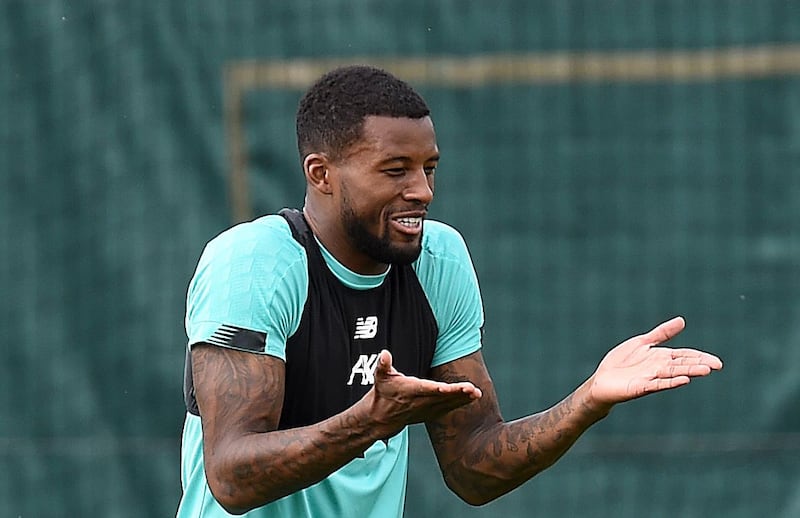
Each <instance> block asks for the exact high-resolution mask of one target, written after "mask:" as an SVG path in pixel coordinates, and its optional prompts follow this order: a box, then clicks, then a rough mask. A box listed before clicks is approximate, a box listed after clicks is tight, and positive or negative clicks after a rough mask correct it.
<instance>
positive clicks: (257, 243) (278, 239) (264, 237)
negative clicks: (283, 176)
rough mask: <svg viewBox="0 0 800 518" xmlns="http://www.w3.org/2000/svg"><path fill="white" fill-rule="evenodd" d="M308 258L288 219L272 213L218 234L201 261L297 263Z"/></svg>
mask: <svg viewBox="0 0 800 518" xmlns="http://www.w3.org/2000/svg"><path fill="white" fill-rule="evenodd" d="M304 258H305V251H304V249H303V247H302V246H301V245H300V243H298V242H297V241H296V240H295V239H294V238H293V237H292V232H291V230H290V229H289V225H288V223H287V222H286V220H285V219H283V218H282V217H281V216H278V215H269V216H263V217H260V218H258V219H255V220H253V221H248V222H246V223H240V224H238V225H236V226H233V227H231V228H229V229H227V230H225V231H224V232H222V233H220V234H219V235H217V236H216V237H214V238H213V239H212V240H211V241H209V242H208V244H206V247H205V249H204V250H203V255H202V257H201V260H200V262H201V263H203V262H206V261H212V260H213V261H223V262H229V261H230V262H236V263H241V262H242V261H258V262H263V261H267V262H279V263H285V262H289V263H293V262H295V261H297V260H301V259H304Z"/></svg>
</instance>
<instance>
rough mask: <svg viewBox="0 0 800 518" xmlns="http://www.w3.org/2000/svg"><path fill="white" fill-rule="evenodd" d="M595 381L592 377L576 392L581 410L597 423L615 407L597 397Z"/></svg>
mask: <svg viewBox="0 0 800 518" xmlns="http://www.w3.org/2000/svg"><path fill="white" fill-rule="evenodd" d="M594 384H595V379H594V375H592V376H591V377H590V378H589V379H587V380H586V381H585V382H584V383H583V384H582V385H581V386H580V387H579V388H578V390H577V391H576V396H578V401H579V403H580V406H581V408H582V409H583V410H584V411H585V412H586V413H587V414H589V415H590V416H592V417H593V418H594V419H595V420H596V421H599V420H600V419H602V418H604V417H606V416H607V415H608V414H609V413H610V412H611V409H612V408H613V407H614V404H613V403H610V402H608V401H604V400H602V399H600V398H598V397H597V395H596V392H595V390H594V388H595V387H594Z"/></svg>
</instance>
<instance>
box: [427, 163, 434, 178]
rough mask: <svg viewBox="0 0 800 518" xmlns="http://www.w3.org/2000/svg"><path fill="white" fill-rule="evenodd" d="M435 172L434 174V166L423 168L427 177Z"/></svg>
mask: <svg viewBox="0 0 800 518" xmlns="http://www.w3.org/2000/svg"><path fill="white" fill-rule="evenodd" d="M435 172H436V166H435V165H432V166H429V167H426V168H425V174H426V175H428V176H430V175H432V174H433V173H435Z"/></svg>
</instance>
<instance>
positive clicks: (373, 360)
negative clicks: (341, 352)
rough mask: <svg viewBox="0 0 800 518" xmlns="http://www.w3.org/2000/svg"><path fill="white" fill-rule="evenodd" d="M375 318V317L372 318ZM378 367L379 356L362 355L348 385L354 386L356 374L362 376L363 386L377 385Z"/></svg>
mask: <svg viewBox="0 0 800 518" xmlns="http://www.w3.org/2000/svg"><path fill="white" fill-rule="evenodd" d="M370 318H374V317H370ZM377 365H378V355H377V354H370V355H366V354H361V355H359V357H358V361H356V364H355V365H353V368H352V369H351V370H350V379H349V380H348V381H347V384H348V385H352V384H353V378H355V376H356V374H361V384H362V385H374V384H375V367H377Z"/></svg>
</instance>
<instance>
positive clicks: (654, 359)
mask: <svg viewBox="0 0 800 518" xmlns="http://www.w3.org/2000/svg"><path fill="white" fill-rule="evenodd" d="M685 325H686V323H685V322H684V320H683V318H681V317H675V318H673V319H672V320H669V321H667V322H664V323H663V324H660V325H658V326H656V327H655V328H654V329H653V330H651V331H650V332H649V333H645V334H643V335H639V336H634V337H633V338H630V339H629V340H626V341H624V342H622V343H621V344H619V345H618V346H616V347H615V348H614V349H612V350H611V351H609V352H608V354H606V356H605V358H603V361H601V362H600V365H599V366H598V367H597V370H596V371H595V373H594V374H593V375H592V378H591V380H590V381H591V383H590V387H591V396H592V399H593V400H594V401H595V402H596V403H599V404H601V405H608V406H611V405H613V404H615V403H621V402H623V401H628V400H631V399H635V398H638V397H641V396H644V395H646V394H650V393H653V392H658V391H661V390H667V389H672V388H676V387H680V386H682V385H686V384H687V383H689V381H690V380H691V378H693V377H697V376H707V375H708V374H710V373H711V371H714V370H719V369H721V368H722V361H721V360H720V359H719V358H717V357H716V356H714V355H713V354H708V353H705V352H703V351H698V350H695V349H686V348H684V349H671V348H669V347H660V344H663V343H664V342H667V341H668V340H670V339H671V338H672V337H674V336H675V335H677V334H678V333H680V332H681V331H683V328H684V327H685Z"/></svg>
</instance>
